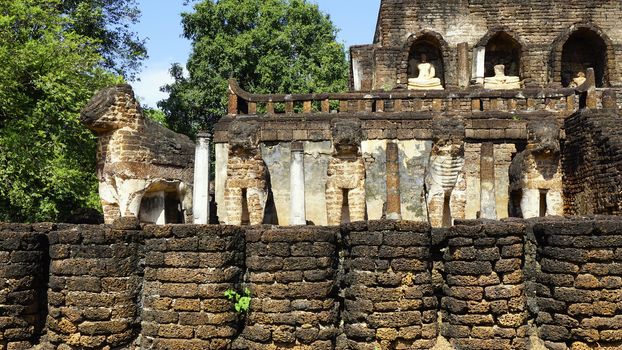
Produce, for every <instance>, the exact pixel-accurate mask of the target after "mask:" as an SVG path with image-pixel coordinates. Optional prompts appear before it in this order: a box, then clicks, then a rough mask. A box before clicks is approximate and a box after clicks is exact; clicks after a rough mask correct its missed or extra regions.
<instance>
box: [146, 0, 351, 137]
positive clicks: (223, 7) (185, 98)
mask: <svg viewBox="0 0 622 350" xmlns="http://www.w3.org/2000/svg"><path fill="white" fill-rule="evenodd" d="M182 23H183V26H184V36H185V37H186V38H187V39H190V40H191V41H192V47H193V50H192V53H191V56H190V59H189V61H188V63H187V70H188V76H187V77H186V76H185V75H184V71H183V68H182V67H181V66H180V65H179V64H175V65H173V67H172V68H171V74H172V76H173V78H174V83H172V84H170V85H167V86H165V87H164V88H163V90H164V91H166V92H168V93H169V98H168V99H166V100H164V101H161V102H160V103H159V104H158V106H159V107H160V108H162V109H163V110H164V111H165V113H166V116H167V122H168V125H169V126H170V127H171V128H172V129H173V130H175V131H177V132H181V133H185V134H193V133H195V132H196V131H197V130H200V129H205V128H209V127H210V126H211V125H212V124H213V123H214V122H215V121H217V120H218V118H219V117H220V116H222V115H224V113H225V111H226V109H225V106H226V99H227V80H228V79H229V78H230V77H232V78H235V79H237V80H238V81H239V82H240V84H241V85H242V86H243V87H244V88H245V89H247V90H249V91H251V92H254V93H311V92H337V91H343V90H345V89H346V88H347V81H348V64H347V61H346V55H345V50H344V46H343V45H342V44H341V43H338V42H337V41H336V33H337V30H336V28H335V26H334V25H333V24H332V22H331V21H330V18H329V17H328V16H327V15H325V14H323V13H322V12H321V11H320V10H319V8H318V6H317V5H315V4H311V3H309V2H307V1H306V0H217V1H215V0H204V1H201V2H199V3H197V4H196V5H195V6H194V12H192V13H184V14H182Z"/></svg>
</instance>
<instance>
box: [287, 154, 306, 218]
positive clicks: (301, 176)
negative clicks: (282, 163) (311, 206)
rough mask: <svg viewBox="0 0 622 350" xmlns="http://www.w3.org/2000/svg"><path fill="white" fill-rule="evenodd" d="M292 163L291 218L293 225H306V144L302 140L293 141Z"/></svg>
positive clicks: (290, 186)
mask: <svg viewBox="0 0 622 350" xmlns="http://www.w3.org/2000/svg"><path fill="white" fill-rule="evenodd" d="M291 152H292V155H291V157H292V158H291V163H290V177H289V179H290V182H289V193H290V220H289V224H290V225H291V226H296V225H306V224H307V219H306V214H305V165H304V145H303V143H302V142H292V146H291Z"/></svg>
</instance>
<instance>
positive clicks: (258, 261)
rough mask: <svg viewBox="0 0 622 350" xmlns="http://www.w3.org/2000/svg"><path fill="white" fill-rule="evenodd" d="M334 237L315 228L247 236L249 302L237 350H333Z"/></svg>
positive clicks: (336, 319) (335, 315) (332, 232)
mask: <svg viewBox="0 0 622 350" xmlns="http://www.w3.org/2000/svg"><path fill="white" fill-rule="evenodd" d="M338 233H339V231H338V229H337V228H320V227H295V228H278V229H276V228H270V227H255V228H251V229H249V230H247V232H246V268H247V278H248V281H249V283H248V288H249V289H250V291H251V293H252V302H251V312H250V313H249V314H248V318H247V320H246V327H245V328H244V331H243V333H242V335H241V337H240V339H238V342H237V344H236V346H237V347H238V348H242V349H282V348H294V349H299V350H305V349H307V350H322V349H325V350H329V349H333V348H334V343H335V338H336V336H337V331H338V329H337V327H338V324H339V303H338V301H337V284H336V281H337V265H338V253H337V252H338V251H337V236H338Z"/></svg>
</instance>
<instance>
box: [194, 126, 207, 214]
mask: <svg viewBox="0 0 622 350" xmlns="http://www.w3.org/2000/svg"><path fill="white" fill-rule="evenodd" d="M209 138H210V134H209V133H199V134H198V135H197V144H196V150H195V153H194V187H193V194H192V215H193V217H194V223H195V224H199V225H205V224H208V223H209V202H210V198H209V179H210V176H209V170H210V169H209V168H210V153H209V148H210V147H209Z"/></svg>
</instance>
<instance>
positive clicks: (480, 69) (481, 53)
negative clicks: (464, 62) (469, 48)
mask: <svg viewBox="0 0 622 350" xmlns="http://www.w3.org/2000/svg"><path fill="white" fill-rule="evenodd" d="M485 60H486V48H485V47H475V48H473V63H472V65H471V67H472V71H473V79H474V80H475V83H476V84H484V74H485V67H484V62H485Z"/></svg>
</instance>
